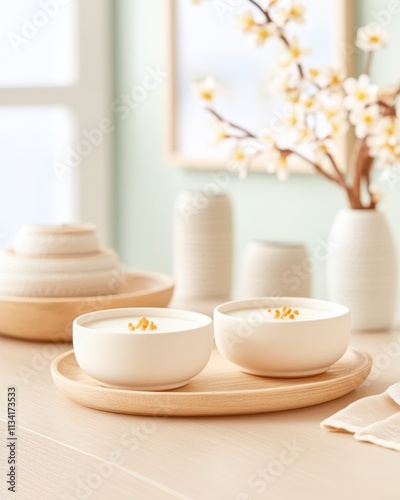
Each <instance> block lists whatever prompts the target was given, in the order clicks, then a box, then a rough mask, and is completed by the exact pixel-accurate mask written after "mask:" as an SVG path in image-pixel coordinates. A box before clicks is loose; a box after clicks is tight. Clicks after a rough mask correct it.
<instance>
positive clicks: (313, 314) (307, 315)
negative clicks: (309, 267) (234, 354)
mask: <svg viewBox="0 0 400 500" xmlns="http://www.w3.org/2000/svg"><path fill="white" fill-rule="evenodd" d="M291 309H292V310H295V309H297V311H298V312H299V314H298V315H294V316H295V317H294V319H290V318H289V317H288V316H287V317H285V318H284V319H281V318H277V319H276V318H275V314H274V313H275V308H273V307H271V311H272V312H267V308H262V309H261V308H260V309H255V308H247V309H237V310H236V311H231V312H229V313H227V314H229V316H234V317H236V318H243V319H247V320H252V319H255V318H257V319H258V320H261V321H263V322H264V321H265V322H274V323H276V322H278V323H282V322H285V323H287V322H290V323H298V322H299V321H312V320H318V319H327V318H334V317H335V316H339V315H340V313H339V312H336V311H333V310H326V309H317V308H311V307H295V306H294V307H292V308H291Z"/></svg>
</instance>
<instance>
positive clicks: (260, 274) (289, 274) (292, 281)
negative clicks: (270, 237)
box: [239, 240, 311, 298]
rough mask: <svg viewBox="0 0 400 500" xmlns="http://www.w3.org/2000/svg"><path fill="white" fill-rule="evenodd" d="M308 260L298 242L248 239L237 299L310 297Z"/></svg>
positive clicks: (305, 251)
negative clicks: (238, 297)
mask: <svg viewBox="0 0 400 500" xmlns="http://www.w3.org/2000/svg"><path fill="white" fill-rule="evenodd" d="M308 261H309V259H308V254H307V250H306V249H305V247H304V246H303V245H301V244H290V243H278V242H266V241H256V240H255V241H250V242H249V243H248V244H247V246H246V248H245V250H244V254H243V259H242V265H241V272H240V285H239V296H240V298H252V297H310V293H311V279H310V271H309V266H308Z"/></svg>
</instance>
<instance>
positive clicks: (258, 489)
mask: <svg viewBox="0 0 400 500" xmlns="http://www.w3.org/2000/svg"><path fill="white" fill-rule="evenodd" d="M351 344H352V346H353V347H355V348H357V349H359V350H361V351H367V352H368V353H369V354H371V355H372V356H373V358H374V359H376V365H377V366H376V367H375V368H373V370H372V372H371V374H370V376H369V377H368V378H367V380H366V382H364V383H363V384H362V385H361V386H360V387H358V388H357V389H355V390H354V391H351V392H350V393H348V394H346V395H345V396H343V397H341V398H339V399H335V400H332V401H329V402H326V403H324V404H319V405H316V406H311V407H306V408H299V409H294V410H290V411H281V412H270V413H264V414H257V415H242V416H227V417H223V416H219V417H186V418H174V417H146V416H135V415H124V414H117V413H108V412H103V411H96V410H93V409H91V408H87V407H84V406H81V405H78V404H76V403H74V402H73V401H71V400H70V399H68V398H66V397H64V395H63V394H62V393H61V392H60V391H59V390H58V389H57V387H56V386H55V384H54V383H53V380H52V377H51V373H50V363H51V361H52V359H53V358H55V357H56V356H58V355H59V354H60V353H62V352H65V351H66V350H69V349H71V347H70V345H68V344H58V345H54V344H38V343H36V342H29V341H25V342H21V341H20V340H17V339H14V338H7V337H0V441H2V442H3V443H4V429H6V425H4V420H5V418H6V415H7V413H6V409H7V408H6V401H7V398H6V391H7V385H12V384H14V385H16V386H17V390H18V432H19V436H20V440H19V458H18V460H19V464H20V470H19V474H20V476H19V485H20V487H21V490H20V495H18V494H17V495H15V498H21V499H22V500H25V498H26V499H27V500H28V499H29V500H30V499H31V498H32V499H36V498H38V499H39V498H40V499H46V500H63V499H64V498H66V499H68V500H69V499H71V498H75V499H77V498H79V497H78V496H77V495H76V493H75V491H76V488H77V487H78V482H79V480H83V481H86V480H87V479H88V477H89V475H90V474H92V473H93V472H95V471H96V466H95V464H97V463H98V461H101V463H107V462H110V456H111V453H114V452H117V453H121V456H122V464H121V465H119V466H118V470H117V468H116V469H115V472H113V473H112V474H111V475H110V476H109V477H107V478H104V479H103V483H102V485H101V487H100V488H98V489H96V490H93V493H92V495H91V496H90V497H89V498H90V500H110V499H111V498H114V497H115V498H119V499H121V500H132V499H135V500H136V499H138V500H142V499H143V500H148V499H153V498H154V499H155V500H158V499H159V498H160V499H163V498H165V499H166V500H167V499H169V498H171V499H172V498H182V497H185V498H186V499H187V498H190V499H192V500H204V499H207V500H257V499H260V500H264V499H268V500H286V499H287V500H314V499H315V500H317V499H318V500H319V499H321V498H323V499H324V500H338V499H343V500H347V499H358V498H360V499H362V500H376V499H379V500H398V468H399V454H398V453H397V452H395V451H392V450H387V449H384V448H381V447H379V446H374V445H369V444H365V443H359V442H357V441H356V440H355V439H354V438H353V436H351V435H349V434H345V433H331V432H327V431H326V430H324V429H321V428H320V426H319V424H320V422H321V421H322V420H324V419H325V418H327V417H328V416H329V415H332V414H333V413H335V412H336V411H338V410H340V409H342V408H344V407H345V406H347V405H348V404H350V403H352V402H353V401H355V400H357V399H359V398H362V397H366V396H370V395H372V394H378V393H380V392H382V391H384V390H385V389H386V388H387V387H388V386H389V385H391V384H393V383H395V382H398V381H399V380H400V347H399V346H400V330H394V331H391V332H375V333H371V332H369V333H363V332H357V333H353V334H352V340H351ZM395 346H398V347H397V349H396V348H395ZM50 348H51V349H52V351H50ZM389 349H390V352H391V354H390V355H389V354H387V352H389ZM51 352H53V357H51V356H50V354H51ZM385 359H386V361H387V362H385ZM38 360H41V362H40V363H39V361H38ZM25 370H28V372H26V371H25ZM25 430H27V431H28V432H24V431H25ZM287 443H290V444H293V443H295V444H297V445H298V446H299V447H300V448H301V450H300V451H299V453H298V454H297V455H296V456H293V462H292V463H288V464H284V467H283V468H282V470H279V469H278V473H277V474H276V475H275V476H274V475H272V474H270V472H269V471H270V470H273V472H274V473H276V471H277V469H276V467H275V466H276V465H277V461H279V459H280V456H281V453H282V452H283V450H284V449H285V445H286V444H287ZM75 452H76V453H75ZM4 459H5V454H4V452H2V453H1V456H0V464H2V467H3V469H2V470H3V471H4V466H3V463H4ZM56 464H59V468H57V467H56ZM278 465H279V464H278ZM119 471H121V472H125V473H126V474H123V475H122V474H120V472H119ZM263 471H264V472H265V471H266V473H267V475H268V479H263V478H262V477H261V476H260V473H262V472H263ZM46 474H47V476H46ZM130 478H132V480H131V479H130ZM134 478H137V479H138V482H136V481H134V480H133V479H134ZM255 480H257V481H260V482H259V483H257V484H255V482H254V481H255ZM153 481H154V482H157V483H158V484H159V485H162V486H165V488H166V489H167V490H165V491H164V490H163V489H161V488H160V487H158V488H151V487H150V488H149V487H148V486H151V485H153ZM141 483H143V484H141ZM0 486H3V485H1V484H0ZM158 491H159V493H158ZM167 491H168V493H167ZM63 492H65V494H66V496H65V497H64V496H63ZM4 497H5V498H8V496H6V495H5V496H4ZM9 497H10V498H11V495H9ZM0 498H3V490H2V489H1V487H0Z"/></svg>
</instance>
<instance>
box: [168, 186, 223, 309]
mask: <svg viewBox="0 0 400 500" xmlns="http://www.w3.org/2000/svg"><path fill="white" fill-rule="evenodd" d="M173 264H174V279H175V298H176V297H178V298H179V299H185V300H186V299H188V298H191V299H193V298H197V299H208V298H212V297H221V298H222V299H226V300H228V299H229V297H230V292H231V282H232V209H231V203H230V200H229V198H228V197H227V196H226V195H218V196H212V197H210V196H207V195H206V194H204V193H202V192H200V191H184V192H183V193H181V194H180V195H179V196H178V198H177V200H176V202H175V210H174V262H173Z"/></svg>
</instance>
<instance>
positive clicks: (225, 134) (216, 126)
mask: <svg viewBox="0 0 400 500" xmlns="http://www.w3.org/2000/svg"><path fill="white" fill-rule="evenodd" d="M231 132H232V130H231V127H230V126H229V124H228V123H226V122H224V121H221V120H214V121H213V126H212V142H213V144H218V143H220V142H222V141H224V140H225V139H229V138H230V137H231Z"/></svg>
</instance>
